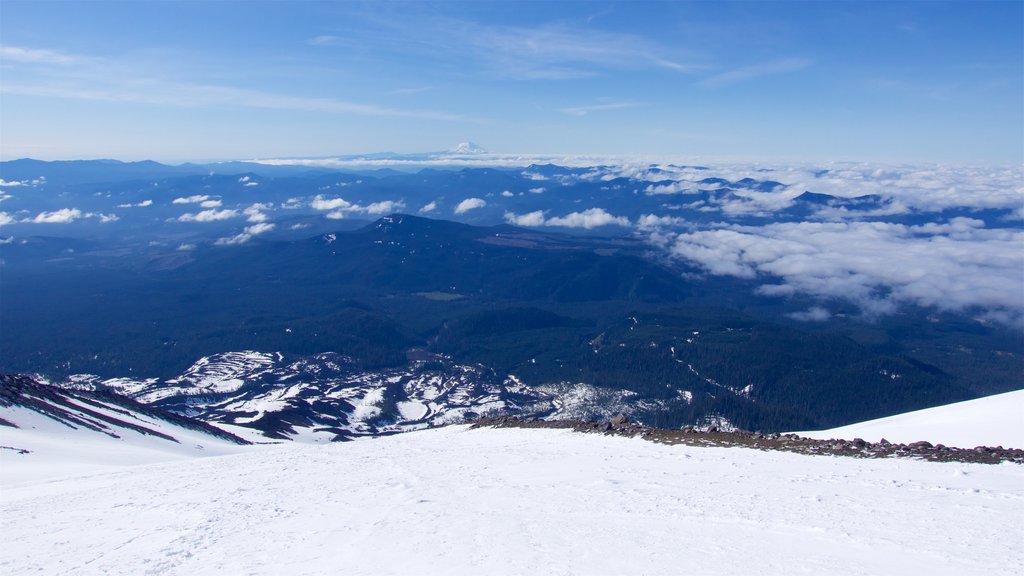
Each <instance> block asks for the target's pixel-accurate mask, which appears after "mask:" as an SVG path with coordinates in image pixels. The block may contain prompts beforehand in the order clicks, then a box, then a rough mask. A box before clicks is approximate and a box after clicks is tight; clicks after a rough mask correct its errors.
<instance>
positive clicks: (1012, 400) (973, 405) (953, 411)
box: [797, 390, 1024, 448]
mask: <svg viewBox="0 0 1024 576" xmlns="http://www.w3.org/2000/svg"><path fill="white" fill-rule="evenodd" d="M797 434H799V435H801V436H806V437H808V438H819V439H828V438H846V439H851V440H852V439H853V438H862V439H864V440H866V441H868V442H878V441H879V440H881V439H882V438H885V439H886V440H888V441H890V442H900V443H904V444H907V443H910V442H917V441H919V440H927V441H928V442H931V443H932V444H945V445H946V446H956V447H958V448H974V447H975V446H1002V447H1004V448H1024V390H1017V391H1016V392H1007V393H1005V394H996V395H994V396H987V397H985V398H978V399H976V400H968V401H966V402H957V403H956V404H947V405H945V406H938V407H935V408H927V409H925V410H917V411H915V412H907V413H905V414H897V415H896V416H889V417H887V418H879V419H877V420H869V421H867V422H859V423H857V424H850V425H849V426H842V427H840V428H833V429H831V430H820V431H814V432H797Z"/></svg>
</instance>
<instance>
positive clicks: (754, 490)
mask: <svg viewBox="0 0 1024 576" xmlns="http://www.w3.org/2000/svg"><path fill="white" fill-rule="evenodd" d="M5 470H6V467H5ZM4 473H6V472H4ZM0 517H2V518H3V519H4V532H5V534H4V546H2V547H0V573H4V574H8V575H11V576H17V575H21V574H30V573H31V574H36V573H45V574H64V573H74V574H111V575H116V574H126V575H129V574H130V575H133V576H134V575H136V574H182V575H185V574H187V575H190V576H191V575H202V574H293V575H303V574H341V573H343V574H361V575H368V574H418V575H431V574H444V575H460V574H467V575H470V574H471V575H479V574H488V575H497V576H500V575H505V574H510V575H511V574H514V575H519V574H554V575H565V574H631V575H642V574H651V575H662V574H695V575H700V574H714V575H716V576H721V575H729V574H737V575H740V574H741V575H744V576H747V575H749V574H768V575H770V574H785V575H787V576H788V575H791V574H814V575H815V576H827V575H829V574H929V575H930V576H942V575H955V576H962V575H964V574H986V575H987V576H993V575H1000V574H1007V575H1009V574H1020V573H1022V572H1024V549H1022V548H1021V547H1020V545H1019V542H1021V541H1024V524H1022V523H1021V522H1020V519H1021V518H1022V517H1024V467H1021V466H1019V465H1013V464H1004V465H964V464H943V463H929V462H921V461H910V460H868V459H855V458H832V457H817V456H803V455H797V454H786V453H779V452H762V451H758V450H749V449H742V448H731V449H730V448H701V447H688V446H666V445H660V444H653V443H649V442H645V441H642V440H639V439H627V438H620V437H609V436H602V435H596V434H587V435H585V434H577V433H573V432H569V431H563V430H523V429H481V430H470V429H467V428H466V427H464V426H453V427H447V428H441V429H436V430H428V431H421V432H411V433H408V434H401V435H396V436H388V437H384V438H376V439H360V440H356V441H354V442H346V443H334V444H327V445H306V444H296V443H285V444H280V445H273V446H255V447H252V448H249V449H248V450H247V451H246V452H245V453H242V454H235V455H228V456H220V457H213V458H201V459H193V460H190V461H188V462H169V463H164V464H158V465H148V466H139V467H134V468H126V469H124V470H121V471H118V472H112V473H107V474H97V475H93V476H89V477H84V478H82V477H75V478H71V477H69V478H67V479H64V480H59V481H51V482H43V483H33V484H24V485H20V486H15V487H10V488H7V489H5V490H3V492H2V497H0Z"/></svg>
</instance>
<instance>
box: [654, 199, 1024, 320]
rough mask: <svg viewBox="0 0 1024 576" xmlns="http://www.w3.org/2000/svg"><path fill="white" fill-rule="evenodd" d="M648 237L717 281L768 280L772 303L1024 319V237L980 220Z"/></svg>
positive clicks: (809, 225) (810, 225) (786, 226)
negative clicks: (787, 300)
mask: <svg viewBox="0 0 1024 576" xmlns="http://www.w3.org/2000/svg"><path fill="white" fill-rule="evenodd" d="M651 239H652V241H654V242H656V243H658V244H660V245H661V246H662V247H664V248H665V249H666V250H667V252H668V253H669V254H671V255H672V256H673V257H675V258H679V259H683V260H686V261H688V262H692V263H695V264H697V265H699V266H701V267H703V268H704V269H705V270H707V271H708V272H709V273H711V274H717V275H726V276H735V277H739V278H749V279H759V280H762V281H764V282H766V283H765V284H763V285H762V286H761V287H760V289H759V292H760V293H761V294H764V295H768V296H791V295H794V294H798V293H799V294H809V295H811V296H816V297H819V298H822V299H838V300H846V301H852V302H855V303H856V304H857V305H859V306H860V307H861V309H863V310H864V311H865V312H866V313H867V314H869V315H873V314H888V313H892V312H894V311H895V310H896V307H897V306H898V305H899V304H906V303H909V304H916V305H920V306H931V307H935V308H938V309H940V310H953V311H964V310H970V309H974V308H980V309H983V310H986V311H988V312H989V313H995V314H998V315H1001V316H1002V317H1003V318H1005V319H1008V320H1010V321H1012V322H1015V323H1020V321H1021V318H1022V317H1024V250H1021V246H1024V231H1020V230H1012V229H1004V228H1000V229H987V228H985V227H984V223H983V222H981V221H980V220H974V219H970V218H954V219H953V220H951V221H949V222H947V223H942V224H937V223H933V224H926V225H921V226H907V225H902V224H891V223H883V222H837V223H820V222H797V223H778V224H770V225H766V226H760V227H751V226H736V225H723V226H721V227H717V228H714V229H710V230H698V231H693V232H685V233H680V234H663V233H660V234H659V233H656V234H652V235H651ZM820 316H821V313H820V312H815V313H814V314H811V315H809V316H808V317H807V318H806V319H817V318H818V317H820Z"/></svg>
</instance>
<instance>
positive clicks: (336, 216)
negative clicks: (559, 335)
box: [311, 194, 422, 220]
mask: <svg viewBox="0 0 1024 576" xmlns="http://www.w3.org/2000/svg"><path fill="white" fill-rule="evenodd" d="M311 206H312V207H313V209H314V210H320V211H325V212H326V211H328V210H330V211H331V212H330V213H329V214H327V217H328V218H330V219H332V220H340V219H342V218H344V217H345V215H346V214H350V213H362V214H370V215H378V214H389V213H391V212H395V211H397V210H401V209H403V208H405V203H404V202H402V201H395V200H381V201H379V202H374V203H372V204H369V205H367V206H361V205H359V204H355V203H352V202H349V201H348V200H345V199H344V198H326V197H324V196H323V195H319V194H318V195H317V196H316V197H315V198H313V202H312V203H311ZM421 211H422V209H421Z"/></svg>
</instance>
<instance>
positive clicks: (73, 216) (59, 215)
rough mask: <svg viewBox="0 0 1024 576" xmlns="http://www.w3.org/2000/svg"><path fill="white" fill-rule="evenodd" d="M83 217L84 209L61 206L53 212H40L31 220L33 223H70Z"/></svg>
mask: <svg viewBox="0 0 1024 576" xmlns="http://www.w3.org/2000/svg"><path fill="white" fill-rule="evenodd" d="M81 217H82V211H81V210H79V209H78V208H61V209H60V210H54V211H53V212H40V213H39V214H37V215H36V217H35V218H32V219H31V220H23V222H24V221H28V222H32V223H33V224H68V223H70V222H74V221H75V220H77V219H79V218H81Z"/></svg>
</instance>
